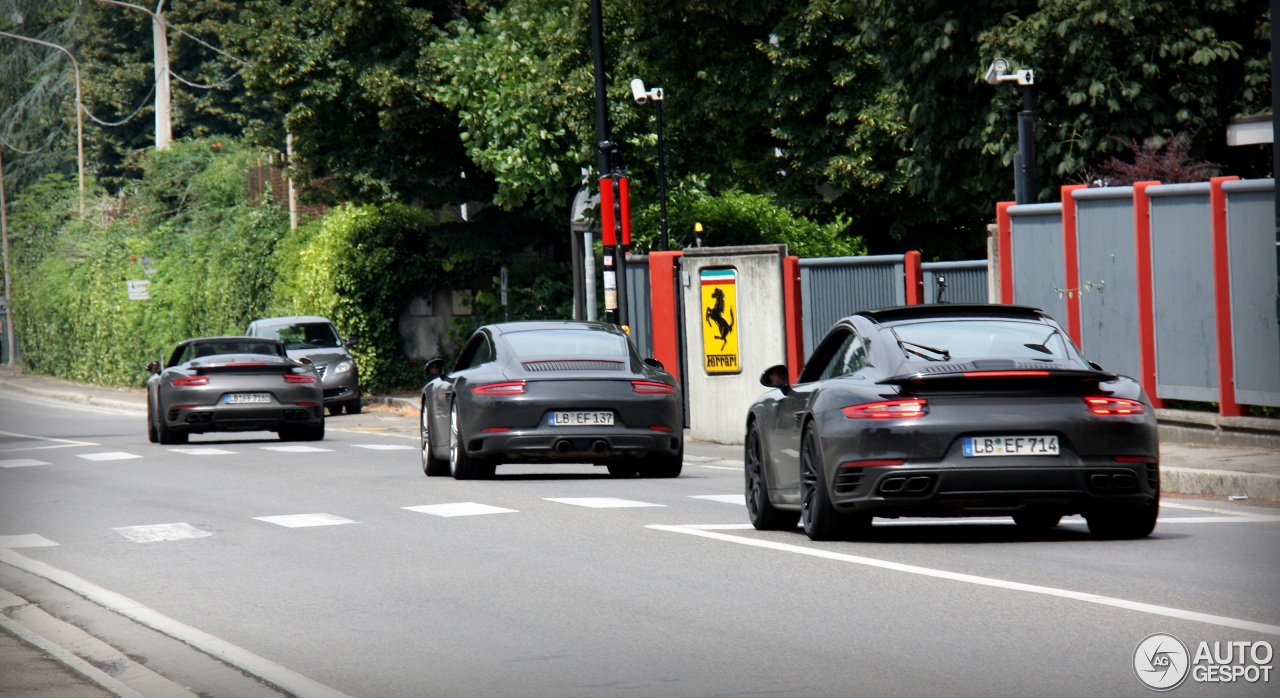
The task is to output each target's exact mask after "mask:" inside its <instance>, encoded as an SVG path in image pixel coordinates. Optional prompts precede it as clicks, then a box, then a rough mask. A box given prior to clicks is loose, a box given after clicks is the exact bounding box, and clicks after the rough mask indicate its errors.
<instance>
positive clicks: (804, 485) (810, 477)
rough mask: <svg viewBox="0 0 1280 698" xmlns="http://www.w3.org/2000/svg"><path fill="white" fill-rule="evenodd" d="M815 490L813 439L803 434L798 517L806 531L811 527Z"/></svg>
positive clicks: (815, 474) (816, 472)
mask: <svg viewBox="0 0 1280 698" xmlns="http://www.w3.org/2000/svg"><path fill="white" fill-rule="evenodd" d="M817 488H818V464H817V463H816V462H815V461H814V457H813V438H812V437H811V436H810V435H809V434H805V437H804V445H803V446H801V448H800V517H801V519H802V520H803V522H804V528H805V530H806V531H808V530H810V529H811V528H812V527H813V505H814V501H813V498H814V494H815V493H816V492H817Z"/></svg>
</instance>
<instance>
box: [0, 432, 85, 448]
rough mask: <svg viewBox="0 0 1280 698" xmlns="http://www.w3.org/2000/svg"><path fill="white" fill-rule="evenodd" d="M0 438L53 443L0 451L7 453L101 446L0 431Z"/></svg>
mask: <svg viewBox="0 0 1280 698" xmlns="http://www.w3.org/2000/svg"><path fill="white" fill-rule="evenodd" d="M0 436H13V437H17V438H19V439H31V440H32V441H53V442H54V445H52V446H25V447H23V448H6V449H0V450H2V451H3V452H5V453H12V452H17V451H43V450H46V449H50V448H72V447H74V446H101V445H102V444H96V443H93V442H92V441H76V440H74V439H55V438H53V437H51V436H35V435H34V434H18V433H15V432H12V431H0Z"/></svg>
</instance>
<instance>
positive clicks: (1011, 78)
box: [984, 58, 1036, 204]
mask: <svg viewBox="0 0 1280 698" xmlns="http://www.w3.org/2000/svg"><path fill="white" fill-rule="evenodd" d="M984 79H985V80H986V81H987V82H988V83H989V84H991V85H999V84H1000V83H1002V82H1016V83H1018V84H1019V85H1021V86H1022V111H1020V112H1018V157H1017V159H1016V161H1015V165H1014V172H1013V178H1014V200H1015V201H1016V202H1017V203H1019V204H1030V203H1034V202H1035V200H1036V151H1035V120H1034V118H1035V117H1034V114H1033V106H1034V100H1033V98H1032V94H1031V86H1032V85H1034V84H1035V82H1036V75H1035V71H1034V70H1031V69H1030V68H1023V69H1021V70H1017V71H1014V72H1013V73H1010V72H1009V61H1006V60H1005V59H1003V58H996V59H995V60H994V61H992V62H991V67H989V68H987V74H986V76H985V78H984Z"/></svg>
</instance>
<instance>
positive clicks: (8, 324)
mask: <svg viewBox="0 0 1280 698" xmlns="http://www.w3.org/2000/svg"><path fill="white" fill-rule="evenodd" d="M8 209H9V206H8V202H6V201H5V198H4V149H3V148H0V233H3V242H4V345H5V346H6V347H8V348H9V361H8V364H9V365H10V366H12V365H13V362H14V359H13V357H14V356H15V354H14V351H13V274H12V272H11V271H10V270H9V214H8Z"/></svg>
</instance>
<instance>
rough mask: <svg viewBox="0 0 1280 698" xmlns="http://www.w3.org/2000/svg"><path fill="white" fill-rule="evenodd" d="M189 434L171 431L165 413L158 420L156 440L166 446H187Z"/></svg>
mask: <svg viewBox="0 0 1280 698" xmlns="http://www.w3.org/2000/svg"><path fill="white" fill-rule="evenodd" d="M188 436H189V434H187V432H185V431H178V430H176V429H170V428H169V423H168V422H166V421H165V419H164V412H161V413H160V416H159V417H157V418H156V440H157V441H159V442H160V443H161V444H162V445H165V446H175V445H178V444H185V443H187V441H188Z"/></svg>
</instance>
